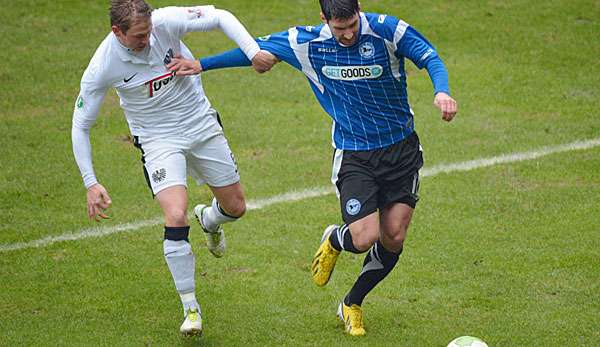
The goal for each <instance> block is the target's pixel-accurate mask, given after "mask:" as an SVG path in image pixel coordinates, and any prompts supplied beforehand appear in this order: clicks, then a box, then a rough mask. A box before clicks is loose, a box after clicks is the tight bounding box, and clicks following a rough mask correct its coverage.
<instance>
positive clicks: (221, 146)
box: [187, 132, 240, 188]
mask: <svg viewBox="0 0 600 347" xmlns="http://www.w3.org/2000/svg"><path fill="white" fill-rule="evenodd" d="M187 158H188V172H189V174H190V175H191V176H192V177H193V178H194V180H196V182H197V183H198V184H203V183H207V184H208V185H209V186H210V187H216V188H219V187H227V186H230V185H232V184H235V183H238V182H239V181H240V176H239V173H238V167H237V163H236V161H235V157H234V155H233V152H232V151H231V149H230V148H229V143H228V142H227V139H226V138H225V135H224V134H223V133H222V132H218V133H216V134H214V136H211V137H209V138H206V139H202V140H199V141H197V142H195V143H194V145H193V146H192V148H191V149H190V151H189V153H188V155H187Z"/></svg>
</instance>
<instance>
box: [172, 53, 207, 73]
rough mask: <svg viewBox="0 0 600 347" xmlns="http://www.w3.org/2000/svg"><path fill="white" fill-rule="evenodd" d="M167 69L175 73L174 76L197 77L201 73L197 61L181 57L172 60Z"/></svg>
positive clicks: (200, 67) (177, 56)
mask: <svg viewBox="0 0 600 347" xmlns="http://www.w3.org/2000/svg"><path fill="white" fill-rule="evenodd" d="M167 69H169V70H170V71H175V75H177V76H189V75H197V74H199V73H200V72H202V66H201V65H200V61H199V60H195V59H194V60H191V59H185V58H184V57H182V56H181V55H176V56H175V57H174V58H172V59H171V62H170V63H169V64H167Z"/></svg>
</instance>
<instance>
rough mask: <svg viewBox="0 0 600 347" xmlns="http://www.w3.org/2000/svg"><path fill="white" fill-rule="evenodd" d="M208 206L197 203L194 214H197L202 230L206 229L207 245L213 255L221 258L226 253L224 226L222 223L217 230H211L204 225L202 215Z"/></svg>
mask: <svg viewBox="0 0 600 347" xmlns="http://www.w3.org/2000/svg"><path fill="white" fill-rule="evenodd" d="M207 208H208V206H206V205H197V206H196V207H194V214H195V215H196V219H197V220H198V223H200V226H201V227H202V230H203V231H204V236H205V237H206V246H207V247H208V250H209V251H210V253H212V255H214V256H215V257H216V258H221V257H223V255H225V247H226V244H225V233H224V232H223V227H221V226H220V225H219V226H218V227H217V230H216V231H209V230H207V229H206V228H205V227H204V223H203V221H202V216H203V214H204V210H206V209H207Z"/></svg>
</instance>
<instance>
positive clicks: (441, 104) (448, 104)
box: [433, 92, 458, 122]
mask: <svg viewBox="0 0 600 347" xmlns="http://www.w3.org/2000/svg"><path fill="white" fill-rule="evenodd" d="M433 104H434V105H435V106H437V107H438V108H439V109H440V111H441V112H442V119H443V120H445V121H446V122H450V121H452V119H454V116H456V112H458V104H457V103H456V101H455V100H454V99H453V98H452V97H451V96H450V95H448V94H446V93H444V92H439V93H437V94H436V95H435V98H434V100H433Z"/></svg>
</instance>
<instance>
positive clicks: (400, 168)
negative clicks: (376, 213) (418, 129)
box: [375, 133, 423, 209]
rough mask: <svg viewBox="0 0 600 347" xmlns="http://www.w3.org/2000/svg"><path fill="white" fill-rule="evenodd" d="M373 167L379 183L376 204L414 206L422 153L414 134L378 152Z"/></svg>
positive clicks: (417, 198) (416, 199) (416, 200)
mask: <svg viewBox="0 0 600 347" xmlns="http://www.w3.org/2000/svg"><path fill="white" fill-rule="evenodd" d="M378 159H379V160H378V162H379V163H380V164H379V166H378V167H377V168H376V169H375V172H376V175H377V180H378V182H379V183H380V188H381V189H380V194H379V197H378V199H379V207H380V209H383V208H385V207H387V206H389V205H391V204H395V203H402V204H406V205H408V206H410V207H411V208H413V209H414V208H415V207H416V205H417V202H418V201H419V185H420V177H419V170H420V169H421V167H422V166H423V153H422V151H421V145H420V143H419V138H418V136H417V134H416V133H413V134H411V135H410V136H409V137H408V138H406V139H405V140H403V141H401V142H399V143H396V144H394V145H392V146H390V147H388V148H387V149H386V150H385V151H382V152H381V153H380V157H379V158H378Z"/></svg>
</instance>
